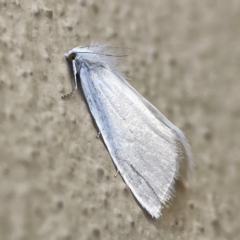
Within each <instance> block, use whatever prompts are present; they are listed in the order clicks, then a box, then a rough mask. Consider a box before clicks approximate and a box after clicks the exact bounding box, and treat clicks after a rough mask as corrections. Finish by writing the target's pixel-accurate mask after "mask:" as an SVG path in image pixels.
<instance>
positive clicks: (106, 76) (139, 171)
mask: <svg viewBox="0 0 240 240" xmlns="http://www.w3.org/2000/svg"><path fill="white" fill-rule="evenodd" d="M106 48H108V47H106V46H103V45H90V46H86V47H76V48H73V49H72V50H70V51H69V52H68V53H67V54H65V57H66V60H67V62H68V65H69V67H70V70H71V71H72V73H73V76H74V81H75V83H74V84H75V87H74V89H73V91H72V92H70V93H69V94H66V95H63V96H62V97H63V98H65V97H67V96H70V95H72V93H73V92H75V91H76V90H77V88H78V87H80V85H81V88H82V91H83V94H84V96H85V98H86V101H87V104H88V106H89V109H90V112H91V114H92V116H93V117H94V119H95V122H96V124H97V127H98V128H99V133H100V134H101V135H102V138H103V140H104V142H105V144H106V146H107V148H108V151H109V153H110V155H111V157H112V159H113V162H114V164H115V165H116V168H117V172H120V174H121V175H122V177H123V179H124V181H125V182H126V184H127V185H128V187H129V188H130V189H131V191H132V193H133V194H134V196H135V197H136V199H137V200H138V201H139V203H140V204H141V205H142V207H143V208H145V209H146V210H147V211H148V212H149V214H150V215H151V216H152V217H155V218H158V217H159V216H160V214H161V208H162V207H163V205H164V204H166V202H167V201H168V200H169V199H170V198H171V195H172V191H173V186H174V182H175V179H176V178H177V177H178V165H179V162H178V160H179V159H180V158H179V155H180V153H181V151H180V149H179V143H180V144H181V147H182V149H183V150H184V153H185V155H186V158H187V160H188V164H189V165H191V164H192V154H191V151H190V147H189V145H188V143H187V141H186V139H185V136H184V134H183V133H182V131H181V130H179V129H178V128H177V127H176V126H174V125H173V124H172V123H171V122H170V121H169V120H168V119H167V118H166V117H165V116H164V115H163V114H162V113H161V112H159V111H158V109H157V108H155V107H154V106H153V105H152V104H151V103H150V102H148V101H147V100H146V99H145V98H143V97H142V96H141V95H140V94H139V93H138V92H137V91H136V90H135V89H134V88H133V87H131V86H130V85H129V83H128V82H127V81H126V80H125V79H124V78H123V76H121V74H120V73H119V72H118V71H116V70H115V65H114V59H115V58H114V55H110V54H108V53H106ZM79 84H80V85H79Z"/></svg>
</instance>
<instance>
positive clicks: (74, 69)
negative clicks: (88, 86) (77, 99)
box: [62, 60, 77, 99]
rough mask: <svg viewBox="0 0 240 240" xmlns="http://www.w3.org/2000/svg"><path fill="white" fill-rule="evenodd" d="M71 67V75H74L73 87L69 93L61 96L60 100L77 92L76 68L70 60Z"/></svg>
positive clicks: (73, 61)
mask: <svg viewBox="0 0 240 240" xmlns="http://www.w3.org/2000/svg"><path fill="white" fill-rule="evenodd" d="M72 66H73V75H74V83H75V87H74V89H73V90H72V91H71V92H70V93H67V94H64V95H62V99H63V98H66V97H70V96H71V95H72V94H73V93H75V92H76V90H77V68H76V64H75V60H72Z"/></svg>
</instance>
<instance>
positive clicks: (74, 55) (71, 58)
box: [67, 53, 76, 62]
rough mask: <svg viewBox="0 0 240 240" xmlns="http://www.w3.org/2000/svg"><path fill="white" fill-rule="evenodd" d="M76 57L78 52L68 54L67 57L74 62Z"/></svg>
mask: <svg viewBox="0 0 240 240" xmlns="http://www.w3.org/2000/svg"><path fill="white" fill-rule="evenodd" d="M75 57H76V53H71V54H69V55H68V57H67V59H68V61H69V62H72V61H73V60H74V59H75Z"/></svg>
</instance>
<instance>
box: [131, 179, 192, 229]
mask: <svg viewBox="0 0 240 240" xmlns="http://www.w3.org/2000/svg"><path fill="white" fill-rule="evenodd" d="M188 195H189V194H188V189H187V187H186V184H185V181H184V180H180V179H179V180H177V181H176V182H175V191H174V194H173V196H172V198H171V199H170V200H169V202H168V203H167V204H166V205H165V206H164V207H163V209H162V210H161V216H160V217H159V218H158V219H156V218H152V217H151V215H150V214H149V213H148V212H147V211H146V210H145V209H144V208H143V207H142V206H141V205H140V204H139V203H138V201H137V199H136V198H135V197H134V199H135V201H136V203H137V204H138V206H139V207H140V208H141V209H142V211H143V214H144V217H145V218H146V220H147V221H148V222H149V223H150V224H152V225H155V227H157V228H162V227H164V228H165V227H166V226H171V225H172V224H173V223H175V221H176V219H178V218H180V217H182V215H184V212H186V211H188V208H189V207H188ZM163 223H164V226H163Z"/></svg>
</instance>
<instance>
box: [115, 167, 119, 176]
mask: <svg viewBox="0 0 240 240" xmlns="http://www.w3.org/2000/svg"><path fill="white" fill-rule="evenodd" d="M118 173H119V170H118V169H117V172H116V174H115V175H114V177H115V178H116V177H117V175H118Z"/></svg>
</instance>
